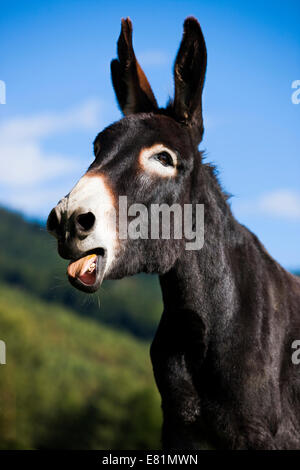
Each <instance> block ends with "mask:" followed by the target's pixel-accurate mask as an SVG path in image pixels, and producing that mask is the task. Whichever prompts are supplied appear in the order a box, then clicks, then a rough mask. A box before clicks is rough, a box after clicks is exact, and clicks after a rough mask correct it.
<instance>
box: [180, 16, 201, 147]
mask: <svg viewBox="0 0 300 470" xmlns="http://www.w3.org/2000/svg"><path fill="white" fill-rule="evenodd" d="M206 64H207V52H206V45H205V40H204V37H203V34H202V31H201V28H200V25H199V23H198V21H197V20H196V18H193V17H189V18H187V19H186V20H185V22H184V32H183V37H182V41H181V44H180V47H179V51H178V53H177V57H176V60H175V65H174V80H175V98H174V101H173V104H172V106H171V107H172V108H173V109H172V112H173V114H174V117H175V118H176V119H177V120H178V121H180V122H182V123H184V124H187V125H189V126H191V127H192V128H193V131H194V135H195V138H197V140H198V141H199V142H200V141H201V139H202V136H203V132H204V127H203V116H202V91H203V86H204V80H205V72H206Z"/></svg>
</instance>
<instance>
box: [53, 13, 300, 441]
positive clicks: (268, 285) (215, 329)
mask: <svg viewBox="0 0 300 470" xmlns="http://www.w3.org/2000/svg"><path fill="white" fill-rule="evenodd" d="M206 64H207V52H206V45H205V41H204V37H203V34H202V31H201V28H200V25H199V23H198V22H197V20H196V19H195V18H193V17H189V18H187V19H186V20H185V22H184V32H183V37H182V41H181V44H180V47H179V51H178V53H177V57H176V60H175V65H174V81H175V96H174V99H173V100H171V101H170V102H169V103H168V104H167V106H166V108H164V109H161V108H159V107H158V105H157V102H156V99H155V97H154V94H153V92H152V89H151V87H150V85H149V83H148V81H147V78H146V76H145V74H144V72H143V70H142V69H141V67H140V65H139V63H138V62H137V59H136V57H135V53H134V50H133V46H132V24H131V21H130V20H129V19H125V20H124V19H123V20H122V26H121V33H120V37H119V40H118V58H117V59H115V60H113V61H112V62H111V75H112V82H113V87H114V90H115V93H116V97H117V100H118V103H119V105H120V108H121V111H122V112H123V114H124V116H125V117H123V118H122V119H121V120H120V121H118V122H116V123H114V124H112V125H110V126H109V127H107V128H106V129H104V130H103V131H102V132H101V133H99V135H98V136H97V137H96V139H95V141H94V153H95V160H94V161H93V163H92V164H91V165H90V167H89V168H88V170H87V171H86V173H85V174H84V176H83V177H82V178H81V179H80V180H79V182H78V183H77V184H76V186H75V187H74V188H73V189H72V190H71V192H70V193H69V194H68V195H67V196H66V197H64V198H63V199H62V200H61V201H60V202H59V203H58V205H57V206H56V207H55V208H54V209H52V211H51V212H50V214H49V218H48V222H47V227H48V230H49V232H50V233H51V234H53V235H54V236H55V237H56V238H57V241H58V253H59V254H60V256H61V257H63V258H65V259H68V260H70V264H69V266H68V278H69V280H70V282H71V284H72V285H73V286H75V287H76V288H78V289H81V290H83V291H84V292H89V293H90V292H95V291H96V290H97V289H98V288H99V286H100V284H101V282H102V280H103V279H117V278H122V277H124V276H129V275H133V274H136V273H140V272H146V273H156V274H158V275H159V278H160V284H161V289H162V295H163V302H164V312H163V314H162V317H161V320H160V323H159V326H158V329H157V332H156V335H155V338H154V340H153V343H152V345H151V349H150V355H151V360H152V364H153V370H154V376H155V380H156V384H157V386H158V389H159V392H160V394H161V397H162V410H163V417H164V421H163V429H162V445H163V448H165V449H205V448H206V449H209V448H222V449H295V448H299V447H300V369H299V367H300V366H297V365H296V364H294V363H293V362H295V361H292V354H293V349H292V344H293V342H294V340H295V339H297V338H299V339H300V308H299V304H300V281H299V280H298V278H296V276H293V275H292V274H290V273H288V272H287V271H285V270H284V269H283V268H282V267H281V266H280V265H279V264H278V263H277V262H276V261H275V260H274V259H272V258H271V256H270V255H269V254H268V252H267V251H266V250H265V248H264V247H263V245H262V244H261V243H260V241H259V240H258V239H257V237H256V236H255V235H254V234H253V233H251V232H250V231H249V230H248V229H247V228H246V227H244V226H243V225H240V224H239V223H238V222H237V220H236V219H235V218H234V216H233V214H232V212H231V209H230V206H229V204H228V201H227V199H228V197H227V196H226V194H225V193H224V192H223V190H222V188H221V186H220V184H219V182H218V179H217V176H216V171H215V168H214V167H213V166H212V165H210V164H209V163H206V162H203V155H202V153H201V152H200V151H199V150H198V145H199V143H200V142H201V140H202V137H203V132H204V126H203V117H202V91H203V86H204V79H205V73H206ZM120 196H126V197H127V200H128V204H133V203H141V204H143V205H145V206H146V207H150V206H151V205H152V204H161V203H165V204H168V205H169V206H172V205H173V204H180V206H181V207H183V205H184V204H186V203H188V204H194V205H195V204H203V205H204V208H205V242H204V245H203V247H202V249H200V250H186V249H185V240H184V237H182V238H181V239H177V238H175V237H174V236H171V237H170V239H163V238H162V237H158V238H157V239H151V238H142V237H140V238H137V239H131V238H130V237H127V238H126V237H125V236H120V233H119V232H120V230H119V225H114V224H113V223H112V220H113V217H112V214H113V213H114V214H116V213H117V214H118V211H119V205H118V200H119V197H120ZM118 215H120V214H118ZM123 216H124V214H123ZM125 218H126V219H128V220H131V219H130V215H129V214H128V213H125ZM113 226H114V227H115V232H114V233H113ZM118 231H119V232H118ZM116 233H117V234H118V236H116Z"/></svg>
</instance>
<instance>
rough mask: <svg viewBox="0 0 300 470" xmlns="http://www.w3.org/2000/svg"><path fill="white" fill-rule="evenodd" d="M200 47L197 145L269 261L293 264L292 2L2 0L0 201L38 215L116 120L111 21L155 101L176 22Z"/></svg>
mask: <svg viewBox="0 0 300 470" xmlns="http://www.w3.org/2000/svg"><path fill="white" fill-rule="evenodd" d="M189 15H194V16H196V17H197V18H198V20H199V21H200V23H201V26H202V29H203V32H204V34H205V38H206V42H207V48H208V71H207V78H206V85H205V92H204V118H205V125H206V131H205V136H204V140H203V143H202V145H201V148H202V149H205V150H206V155H207V160H208V161H212V162H214V163H216V164H217V165H218V167H219V170H220V179H221V182H222V184H223V186H224V188H225V189H226V190H227V191H228V192H230V193H231V194H233V198H232V200H231V204H232V208H233V211H234V213H235V215H236V216H237V218H238V219H239V220H240V221H241V222H242V223H244V224H246V225H247V226H248V227H249V228H250V229H251V230H252V231H254V232H255V233H256V234H257V235H258V236H259V237H260V239H261V240H262V242H263V243H264V244H265V246H266V247H267V249H268V250H269V252H270V253H271V255H272V256H274V257H275V258H276V259H277V260H278V261H280V262H281V263H282V264H283V265H284V266H285V267H287V268H289V269H294V268H299V267H300V249H299V238H300V237H299V235H300V183H299V179H300V151H299V149H300V132H299V131H300V104H299V105H295V104H293V103H292V100H291V95H292V92H293V90H292V82H293V81H294V80H300V28H299V18H300V3H299V1H298V0H295V1H286V2H282V1H263V2H262V1H257V0H254V1H247V0H246V1H243V2H241V1H233V0H232V1H230V0H229V1H226V2H225V1H211V0H210V1H208V0H205V1H199V0H198V1H190V0H185V1H176V0H175V1H164V2H162V1H160V2H158V1H156V0H153V1H152V2H149V3H146V2H138V1H126V2H118V1H114V2H102V1H91V0H86V1H68V0H65V1H56V0H52V1H43V2H41V1H32V0H27V1H18V2H17V1H10V2H5V3H4V2H1V16H0V44H1V63H0V80H4V81H5V83H6V104H5V105H2V104H1V105H0V204H2V205H6V206H8V207H11V208H14V209H18V210H21V211H22V212H23V213H25V214H26V215H27V216H29V217H34V218H44V217H45V216H46V215H47V213H48V212H49V210H50V208H51V207H52V206H53V205H54V204H55V203H56V202H57V200H58V199H60V198H61V196H63V195H64V194H66V193H67V192H68V191H69V190H70V189H71V187H72V186H73V185H74V183H75V181H76V180H77V179H78V178H79V177H80V176H81V175H82V174H83V173H84V171H85V170H86V168H87V167H88V165H89V163H90V162H91V160H92V142H93V139H94V137H95V135H96V133H97V132H98V131H100V130H101V129H102V128H103V127H104V126H106V125H108V124H109V123H111V122H112V121H115V120H117V119H119V118H120V112H119V110H118V108H117V105H116V102H115V97H114V93H113V90H112V86H111V81H110V67H109V64H110V60H111V59H112V58H114V57H115V56H116V40H117V38H118V35H119V31H120V19H121V17H126V16H129V17H130V18H131V19H132V21H133V26H134V45H135V51H136V55H137V57H138V59H139V61H140V63H141V65H142V66H143V68H144V70H145V72H146V74H147V76H148V78H149V80H150V82H151V85H152V88H153V90H154V92H155V94H156V96H157V98H158V101H159V103H160V105H163V104H164V103H165V102H166V101H167V99H168V96H170V95H171V96H172V93H173V81H172V65H173V61H174V58H175V55H176V52H177V48H178V45H179V42H180V39H181V35H182V24H183V20H184V18H185V17H187V16H189Z"/></svg>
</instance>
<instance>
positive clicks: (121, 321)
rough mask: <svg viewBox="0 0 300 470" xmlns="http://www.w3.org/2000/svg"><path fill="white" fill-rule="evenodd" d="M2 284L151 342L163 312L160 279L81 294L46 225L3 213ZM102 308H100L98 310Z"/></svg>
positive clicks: (116, 284)
mask: <svg viewBox="0 0 300 470" xmlns="http://www.w3.org/2000/svg"><path fill="white" fill-rule="evenodd" d="M0 246H1V247H2V248H1V250H0V281H3V282H5V283H7V284H11V285H14V286H15V285H17V286H20V287H22V288H24V289H26V290H27V291H29V292H31V293H33V294H35V295H37V296H38V297H39V298H41V299H43V300H45V301H47V302H55V303H61V304H63V305H65V306H67V307H68V308H70V307H71V308H72V309H73V310H74V311H76V312H77V313H78V314H80V315H83V316H88V317H90V318H95V319H97V320H100V321H101V322H104V323H106V324H109V325H112V326H114V328H118V329H122V330H126V331H129V332H131V333H133V334H134V335H136V336H137V337H139V338H143V339H151V338H152V337H153V334H154V332H155V330H156V327H157V324H158V321H159V318H160V316H161V312H162V301H161V293H160V288H159V285H158V279H157V277H156V276H146V275H140V276H134V277H131V278H127V279H123V280H121V281H111V282H104V283H103V286H102V287H101V289H100V291H99V292H98V293H96V294H94V295H92V296H91V295H87V294H84V293H82V292H79V291H77V290H76V289H74V288H73V287H71V285H70V284H69V282H68V280H67V277H66V274H65V273H66V266H67V261H65V260H62V259H61V258H59V256H58V254H57V250H56V241H55V239H54V238H53V237H51V236H50V235H49V234H48V233H47V232H46V230H45V228H44V226H42V225H40V224H36V223H30V222H27V221H25V220H24V219H23V218H22V216H21V215H19V214H16V213H12V212H9V211H7V210H6V209H3V208H0ZM99 305H100V306H101V308H99Z"/></svg>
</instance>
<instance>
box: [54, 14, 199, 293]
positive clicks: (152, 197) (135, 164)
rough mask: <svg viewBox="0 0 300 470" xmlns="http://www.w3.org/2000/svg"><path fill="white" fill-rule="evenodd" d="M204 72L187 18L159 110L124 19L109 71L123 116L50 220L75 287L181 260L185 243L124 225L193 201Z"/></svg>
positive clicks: (195, 31) (103, 136) (194, 27)
mask: <svg viewBox="0 0 300 470" xmlns="http://www.w3.org/2000/svg"><path fill="white" fill-rule="evenodd" d="M205 71H206V46H205V41H204V38H203V35H202V32H201V28H200V26H199V23H198V22H197V20H196V19H195V18H187V19H186V20H185V23H184V33H183V38H182V41H181V45H180V48H179V51H178V54H177V57H176V60H175V65H174V80H175V97H174V99H173V100H172V101H171V102H170V103H169V104H168V105H167V107H166V108H164V109H160V108H158V105H157V102H156V99H155V97H154V94H153V92H152V89H151V87H150V85H149V83H148V80H147V78H146V76H145V74H144V72H143V70H142V69H141V67H140V65H139V63H138V61H137V60H136V57H135V53H134V50H133V46H132V24H131V21H130V20H129V19H126V20H122V28H121V33H120V37H119V40H118V59H115V60H113V61H112V63H111V74H112V82H113V86H114V89H115V93H116V96H117V100H118V102H119V105H120V108H121V110H122V112H123V114H124V116H125V117H124V118H123V119H121V120H120V121H118V122H116V123H114V124H112V125H111V126H109V127H107V128H106V129H104V130H103V131H102V132H100V134H99V135H98V136H97V137H96V139H95V141H94V153H95V160H94V162H93V163H92V164H91V165H90V167H89V168H88V170H87V172H86V173H85V174H84V176H83V177H82V178H81V179H80V180H79V181H78V183H77V184H76V186H75V187H74V188H73V189H72V190H71V192H70V193H69V194H68V195H67V196H66V197H64V198H63V199H62V200H61V201H60V202H59V203H58V205H57V206H56V207H55V208H54V209H52V211H51V212H50V214H49V217H48V222H47V228H48V231H49V232H50V233H51V234H53V235H54V236H55V237H56V238H57V241H58V252H59V254H60V255H61V256H62V257H63V258H66V259H69V260H71V261H70V264H69V267H68V276H69V280H70V282H71V283H72V284H73V285H74V286H75V287H77V288H79V289H81V290H83V291H85V292H95V291H96V290H97V289H98V287H99V286H100V284H101V282H102V280H103V279H104V278H106V279H113V278H120V277H124V276H126V275H131V274H135V273H138V272H142V271H143V272H155V273H158V274H162V273H164V272H166V271H168V270H170V269H171V267H172V266H173V265H174V263H175V262H176V260H177V259H178V257H179V256H180V255H181V253H182V250H183V249H184V244H183V240H182V239H176V238H175V237H174V236H172V235H171V237H170V239H165V238H163V237H161V236H159V237H151V236H149V237H147V236H145V233H144V236H140V237H134V236H131V237H130V236H128V233H127V228H128V224H129V223H130V221H132V217H133V216H134V215H137V213H140V215H141V213H142V212H143V211H142V208H150V206H153V205H155V204H156V205H158V204H163V203H165V204H168V205H169V206H172V205H173V204H180V205H181V206H182V205H183V204H185V203H189V202H190V201H191V200H192V192H193V173H194V172H195V171H196V168H199V165H200V164H201V154H200V153H199V152H198V144H199V143H200V141H201V140H202V136H203V130H204V128H203V118H202V91H203V85H204V78H205ZM125 196H126V197H125ZM125 199H126V207H125V206H124V203H125ZM132 205H134V206H132ZM127 207H130V209H129V210H127ZM144 221H145V219H144ZM139 222H140V223H141V220H140V221H139ZM124 226H125V229H124ZM146 231H147V229H146Z"/></svg>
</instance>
